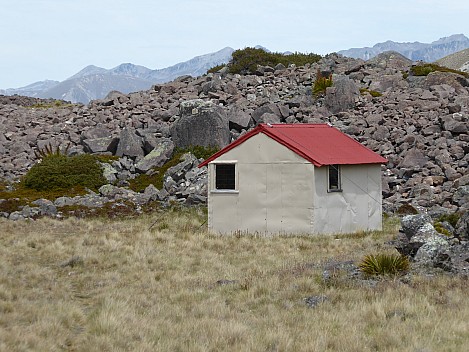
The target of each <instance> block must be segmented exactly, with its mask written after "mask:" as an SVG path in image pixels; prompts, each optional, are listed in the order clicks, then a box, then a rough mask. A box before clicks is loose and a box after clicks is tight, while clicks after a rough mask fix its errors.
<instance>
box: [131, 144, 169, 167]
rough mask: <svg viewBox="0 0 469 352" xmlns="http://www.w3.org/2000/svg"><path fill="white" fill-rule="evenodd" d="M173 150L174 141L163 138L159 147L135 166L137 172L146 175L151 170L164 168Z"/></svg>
mask: <svg viewBox="0 0 469 352" xmlns="http://www.w3.org/2000/svg"><path fill="white" fill-rule="evenodd" d="M173 150H174V143H173V141H172V140H171V139H169V138H161V139H160V140H159V143H158V145H157V146H156V147H155V148H154V149H153V150H152V151H151V152H150V153H148V154H147V155H145V156H144V157H143V158H142V159H140V161H139V162H138V163H136V164H135V170H136V171H137V172H140V173H146V172H148V171H150V170H151V169H154V168H157V167H161V166H163V165H164V163H166V161H168V160H169V159H170V158H171V155H172V154H173Z"/></svg>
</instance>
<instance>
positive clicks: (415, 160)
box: [399, 148, 428, 169]
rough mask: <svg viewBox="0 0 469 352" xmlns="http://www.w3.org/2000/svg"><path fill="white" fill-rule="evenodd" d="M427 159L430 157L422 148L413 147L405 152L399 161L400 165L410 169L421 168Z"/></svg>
mask: <svg viewBox="0 0 469 352" xmlns="http://www.w3.org/2000/svg"><path fill="white" fill-rule="evenodd" d="M427 161H428V158H427V157H426V156H425V154H423V153H422V151H421V150H420V149H417V148H412V149H410V150H409V151H407V152H405V153H404V159H402V161H401V162H400V163H399V167H401V168H409V169H414V168H421V167H423V166H424V165H425V164H426V163H427Z"/></svg>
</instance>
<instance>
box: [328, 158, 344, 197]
mask: <svg viewBox="0 0 469 352" xmlns="http://www.w3.org/2000/svg"><path fill="white" fill-rule="evenodd" d="M328 179H329V180H328V189H327V190H328V191H329V192H340V191H342V186H341V184H340V165H337V164H335V165H329V170H328Z"/></svg>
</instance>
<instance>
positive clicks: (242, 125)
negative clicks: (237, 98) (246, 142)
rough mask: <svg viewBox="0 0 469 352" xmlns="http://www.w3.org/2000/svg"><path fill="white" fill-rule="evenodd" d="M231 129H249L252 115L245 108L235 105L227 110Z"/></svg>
mask: <svg viewBox="0 0 469 352" xmlns="http://www.w3.org/2000/svg"><path fill="white" fill-rule="evenodd" d="M227 117H228V122H229V127H230V129H232V128H234V129H235V130H237V131H241V130H243V129H247V128H248V127H250V125H251V116H250V115H249V114H248V113H247V112H246V111H244V110H242V109H240V108H239V107H237V106H235V107H233V108H232V109H230V110H229V111H228V112H227Z"/></svg>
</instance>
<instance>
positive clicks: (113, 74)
mask: <svg viewBox="0 0 469 352" xmlns="http://www.w3.org/2000/svg"><path fill="white" fill-rule="evenodd" d="M256 48H261V49H263V50H265V51H269V50H268V49H266V48H264V47H262V46H257V47H256ZM466 48H469V39H468V38H467V37H466V36H464V35H463V34H455V35H451V36H449V37H444V38H441V39H439V40H437V41H434V42H432V43H430V44H425V43H420V42H414V43H397V42H393V41H390V40H389V41H386V42H384V43H378V44H376V45H374V46H373V47H366V48H352V49H348V50H341V51H339V52H338V53H339V54H341V55H344V56H348V57H353V58H361V59H364V60H369V59H371V58H373V57H375V56H376V55H378V54H380V53H382V52H385V51H397V52H399V53H401V54H402V55H404V56H405V57H407V58H409V59H411V60H414V61H416V60H422V61H426V62H434V61H436V60H438V59H440V58H443V57H445V56H448V55H450V54H453V53H455V52H458V51H461V50H464V49H466ZM233 51H234V49H232V48H230V47H226V48H224V49H221V50H219V51H217V52H214V53H209V54H206V55H200V56H196V57H194V58H192V59H190V60H188V61H185V62H180V63H178V64H175V65H173V66H170V67H167V68H163V69H156V70H152V69H149V68H147V67H144V66H139V65H134V64H132V63H123V64H120V65H119V66H117V67H114V68H112V69H105V68H102V67H98V66H93V65H90V66H87V67H85V68H83V69H82V70H81V71H79V72H77V73H76V74H74V75H73V76H71V77H69V78H68V79H66V80H65V81H62V82H58V81H50V80H47V81H40V82H35V83H33V84H30V85H28V86H25V87H21V88H10V89H4V90H2V89H0V94H3V95H15V94H17V95H23V96H30V97H37V98H53V99H62V100H67V101H71V102H73V103H77V102H80V103H84V104H87V103H88V102H89V101H91V100H95V99H102V98H104V97H105V96H106V95H107V94H108V93H109V92H110V91H113V90H117V91H119V92H121V93H124V94H128V93H131V92H135V91H140V90H146V89H149V88H150V87H151V86H152V85H154V84H159V83H166V82H170V81H172V80H174V79H175V78H177V77H179V76H183V75H190V76H194V77H195V76H200V75H203V74H205V73H207V71H208V69H210V68H212V67H214V66H217V65H220V64H225V63H227V62H229V61H230V60H231V57H232V53H233Z"/></svg>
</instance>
